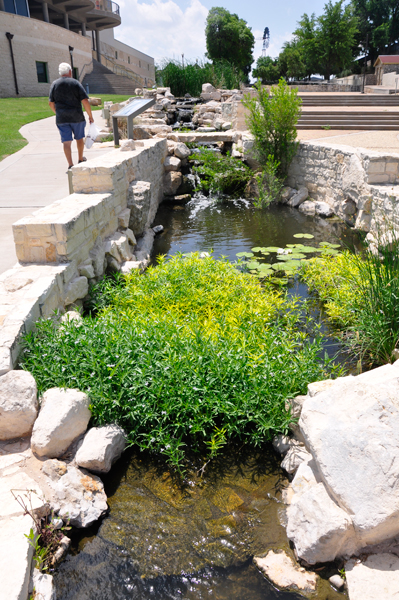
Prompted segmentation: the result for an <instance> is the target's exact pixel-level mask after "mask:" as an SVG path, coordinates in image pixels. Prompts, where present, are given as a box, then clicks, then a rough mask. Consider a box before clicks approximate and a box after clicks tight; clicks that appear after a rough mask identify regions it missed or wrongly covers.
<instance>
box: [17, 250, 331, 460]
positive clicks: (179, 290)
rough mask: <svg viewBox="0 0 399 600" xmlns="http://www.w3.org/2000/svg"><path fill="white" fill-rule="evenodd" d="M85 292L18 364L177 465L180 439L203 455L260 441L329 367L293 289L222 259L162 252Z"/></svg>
mask: <svg viewBox="0 0 399 600" xmlns="http://www.w3.org/2000/svg"><path fill="white" fill-rule="evenodd" d="M95 301H96V302H97V310H98V314H97V316H92V317H90V316H88V317H85V318H84V319H83V322H82V323H81V324H79V323H78V324H76V322H71V323H70V324H65V325H64V324H63V325H62V327H58V328H57V327H56V326H55V322H54V320H46V321H42V322H40V323H39V324H38V326H37V330H36V332H34V333H31V334H29V335H27V337H26V339H25V350H24V354H23V361H22V367H23V368H24V369H26V370H29V371H30V372H31V373H32V374H33V376H34V377H35V378H36V381H37V384H38V389H39V391H40V392H41V393H42V392H44V391H45V390H47V389H49V388H51V387H54V386H59V387H68V388H71V387H72V388H78V389H80V390H82V391H85V392H87V394H89V396H90V398H91V410H92V415H93V423H95V424H103V423H114V422H117V423H119V424H120V425H121V426H122V427H124V428H125V430H126V431H127V433H128V439H129V441H130V443H131V444H137V445H138V446H139V447H140V448H141V449H149V450H151V451H154V452H157V453H160V454H162V455H163V456H165V457H166V459H167V461H168V463H169V464H170V465H172V466H173V467H174V468H176V469H177V470H181V469H182V465H183V464H184V455H185V451H186V449H190V450H193V451H197V452H199V453H200V456H203V459H204V462H206V461H207V460H208V459H209V458H210V457H213V456H214V455H215V453H216V452H217V450H218V449H219V448H220V447H221V446H222V445H223V444H224V443H227V442H229V441H233V440H234V441H235V442H240V443H241V444H243V443H247V444H252V445H255V446H258V445H260V444H262V443H263V442H265V441H267V440H270V439H271V437H272V436H273V435H274V433H276V432H282V431H287V428H288V425H289V422H290V420H291V416H290V413H289V411H287V410H286V407H285V400H286V399H287V398H290V397H294V396H296V395H297V394H301V393H303V392H304V391H305V390H306V386H307V383H309V382H310V381H316V380H319V379H322V378H325V377H326V376H328V373H329V372H330V366H331V365H330V363H329V362H328V360H327V359H323V358H320V350H321V342H320V339H316V340H315V341H314V340H312V339H310V337H308V335H307V334H306V333H305V329H304V327H303V325H304V323H303V318H302V312H301V310H300V307H299V305H298V303H297V301H296V300H295V299H292V298H291V299H287V298H285V296H284V295H282V294H281V293H278V292H276V291H274V290H273V289H272V288H271V287H270V288H269V287H266V288H264V289H262V288H261V287H260V285H259V283H258V282H257V281H256V280H255V279H254V278H253V277H252V276H250V275H247V274H244V273H240V272H239V271H238V270H237V269H236V268H235V267H234V266H233V265H231V264H230V263H228V262H225V261H222V260H218V261H216V260H214V259H213V258H203V259H200V258H199V257H198V255H192V256H190V257H186V258H184V257H181V256H176V257H173V258H172V259H170V260H168V261H165V260H164V259H160V264H159V266H157V267H154V268H150V269H148V271H147V273H146V274H145V275H143V276H140V275H137V274H135V273H132V274H131V275H128V276H126V278H122V279H121V281H120V282H119V283H118V284H116V285H111V284H110V283H109V282H107V281H105V282H104V283H103V284H102V285H101V286H100V287H99V288H97V295H96V297H95ZM50 357H51V359H50Z"/></svg>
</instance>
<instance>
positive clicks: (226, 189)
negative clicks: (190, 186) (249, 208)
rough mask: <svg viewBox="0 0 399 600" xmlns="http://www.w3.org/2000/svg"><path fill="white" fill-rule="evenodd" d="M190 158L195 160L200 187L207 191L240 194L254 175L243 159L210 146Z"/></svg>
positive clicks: (194, 167) (194, 171)
mask: <svg viewBox="0 0 399 600" xmlns="http://www.w3.org/2000/svg"><path fill="white" fill-rule="evenodd" d="M189 160H192V161H194V166H193V167H192V172H193V173H195V174H196V175H198V177H199V180H200V183H199V189H201V190H203V191H204V192H206V193H209V192H213V193H217V192H220V193H222V194H228V195H229V196H239V195H241V194H243V193H244V190H245V186H246V185H247V183H248V181H249V180H250V179H251V177H252V176H253V173H252V171H251V169H250V168H249V167H248V166H247V165H245V164H244V163H243V162H242V161H241V160H238V159H237V158H232V157H231V156H230V155H229V154H226V155H224V154H221V153H220V152H214V151H213V150H210V149H208V148H201V149H200V151H199V152H196V153H195V154H192V155H191V156H190V157H189Z"/></svg>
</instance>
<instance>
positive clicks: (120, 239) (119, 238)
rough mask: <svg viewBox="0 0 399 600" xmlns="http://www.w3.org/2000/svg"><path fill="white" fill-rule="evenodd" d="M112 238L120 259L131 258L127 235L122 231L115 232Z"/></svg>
mask: <svg viewBox="0 0 399 600" xmlns="http://www.w3.org/2000/svg"><path fill="white" fill-rule="evenodd" d="M113 238H114V241H115V243H116V246H117V248H118V251H119V254H120V256H121V257H122V260H130V259H131V258H132V252H131V250H130V246H129V239H128V237H127V236H126V235H125V234H123V233H116V234H115V235H114V236H113Z"/></svg>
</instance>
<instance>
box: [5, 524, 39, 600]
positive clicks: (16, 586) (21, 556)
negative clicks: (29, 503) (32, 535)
mask: <svg viewBox="0 0 399 600" xmlns="http://www.w3.org/2000/svg"><path fill="white" fill-rule="evenodd" d="M33 527H34V522H33V519H32V518H31V517H30V516H29V515H25V516H22V515H17V516H13V517H11V518H8V519H2V520H1V527H0V579H1V590H0V598H1V599H2V600H26V598H28V590H29V579H30V572H31V563H32V557H33V547H32V546H31V544H29V541H28V539H27V537H26V536H28V535H29V532H30V530H31V528H33Z"/></svg>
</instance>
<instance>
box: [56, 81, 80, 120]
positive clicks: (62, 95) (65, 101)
mask: <svg viewBox="0 0 399 600" xmlns="http://www.w3.org/2000/svg"><path fill="white" fill-rule="evenodd" d="M86 98H88V95H87V94H86V92H85V89H84V87H83V85H82V84H81V83H79V81H77V80H76V79H72V77H60V78H59V79H56V80H55V81H53V83H52V85H51V88H50V95H49V101H50V102H55V122H56V123H57V125H62V124H63V123H81V122H82V121H84V120H85V118H84V115H83V110H82V104H81V102H82V100H85V99H86Z"/></svg>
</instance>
